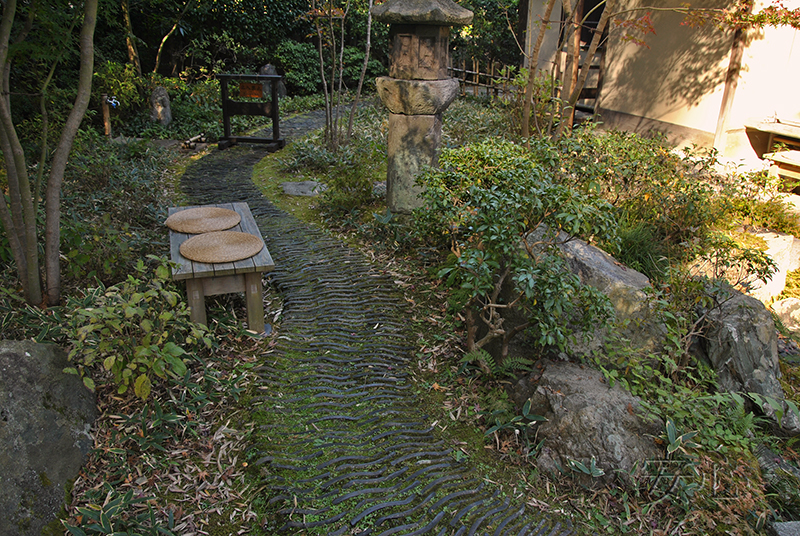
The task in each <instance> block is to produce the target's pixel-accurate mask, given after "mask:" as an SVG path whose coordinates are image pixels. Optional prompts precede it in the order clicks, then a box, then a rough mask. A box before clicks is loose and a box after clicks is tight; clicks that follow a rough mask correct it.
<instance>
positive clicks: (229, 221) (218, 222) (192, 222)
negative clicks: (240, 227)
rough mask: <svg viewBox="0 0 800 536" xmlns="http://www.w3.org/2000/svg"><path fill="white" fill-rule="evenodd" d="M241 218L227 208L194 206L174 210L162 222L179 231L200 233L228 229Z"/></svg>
mask: <svg viewBox="0 0 800 536" xmlns="http://www.w3.org/2000/svg"><path fill="white" fill-rule="evenodd" d="M241 220H242V217H241V216H239V215H238V214H237V213H236V212H234V211H233V210H230V209H227V208H220V207H196V208H187V209H186V210H181V211H179V212H176V213H175V214H173V215H172V216H170V217H169V218H167V221H165V222H164V223H165V224H166V226H167V227H169V228H170V229H172V230H173V231H177V232H179V233H186V234H200V233H210V232H213V231H224V230H225V229H230V228H231V227H233V226H234V225H237V224H238V223H239V222H240V221H241Z"/></svg>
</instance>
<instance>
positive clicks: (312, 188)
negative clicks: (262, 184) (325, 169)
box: [281, 181, 328, 197]
mask: <svg viewBox="0 0 800 536" xmlns="http://www.w3.org/2000/svg"><path fill="white" fill-rule="evenodd" d="M281 188H282V189H283V193H284V194H286V195H295V196H299V197H317V196H318V195H319V194H321V193H322V192H324V191H325V190H327V189H328V187H327V186H326V185H324V184H321V183H319V182H317V181H300V182H282V183H281Z"/></svg>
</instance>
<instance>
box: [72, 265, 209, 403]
mask: <svg viewBox="0 0 800 536" xmlns="http://www.w3.org/2000/svg"><path fill="white" fill-rule="evenodd" d="M149 258H150V259H151V260H154V261H157V262H158V263H159V264H158V266H157V267H156V269H155V274H154V275H151V276H147V269H146V268H145V265H144V263H143V262H142V261H141V260H140V261H139V263H138V264H137V266H136V275H135V276H134V275H129V276H128V279H127V280H126V281H124V282H122V283H120V284H118V285H115V286H112V287H108V288H104V287H98V288H96V289H90V290H89V291H87V292H88V293H90V294H91V295H93V296H94V300H95V303H94V304H93V306H91V307H78V308H76V309H75V310H74V311H72V312H70V313H69V314H68V320H67V330H68V333H69V338H70V340H71V341H72V350H71V351H70V353H69V359H70V361H72V362H73V363H74V366H72V367H69V368H68V369H66V371H67V372H70V373H72V374H79V375H80V376H81V377H82V378H83V381H84V383H85V384H86V386H87V387H89V388H90V389H94V386H95V382H94V380H93V379H92V375H95V376H99V374H100V370H99V368H100V367H101V366H102V369H104V370H105V371H107V372H110V373H111V376H112V381H113V383H114V384H116V385H117V392H118V393H120V394H122V393H125V392H126V391H127V390H128V388H129V387H131V386H133V388H134V393H135V394H136V396H138V397H140V398H142V399H145V398H147V397H148V396H149V395H150V390H151V388H152V382H153V381H154V376H155V377H158V378H161V379H167V378H168V377H172V378H181V377H183V375H184V374H185V373H186V364H185V362H184V360H183V357H182V356H184V355H187V350H186V348H188V349H190V350H195V351H196V350H201V349H203V348H210V347H211V346H212V344H213V338H212V337H211V336H210V334H209V332H208V330H207V328H205V327H204V326H201V325H199V324H194V323H192V322H191V321H190V320H189V309H188V307H187V305H186V303H185V302H183V301H182V300H181V297H180V294H179V293H178V292H177V291H176V290H175V289H174V287H173V285H172V283H171V281H170V273H169V271H170V268H169V264H168V263H167V261H166V260H164V259H159V258H157V257H154V256H149ZM70 309H71V308H70V307H69V304H68V305H67V310H68V311H69V310H70ZM92 373H94V374H92Z"/></svg>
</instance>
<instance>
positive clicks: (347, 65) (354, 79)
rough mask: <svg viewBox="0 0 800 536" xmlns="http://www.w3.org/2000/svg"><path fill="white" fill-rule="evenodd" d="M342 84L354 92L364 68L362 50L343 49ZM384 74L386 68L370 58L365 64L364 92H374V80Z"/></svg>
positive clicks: (356, 48)
mask: <svg viewBox="0 0 800 536" xmlns="http://www.w3.org/2000/svg"><path fill="white" fill-rule="evenodd" d="M343 59H344V83H345V85H346V86H347V87H348V89H351V90H355V89H356V87H357V86H358V80H359V78H360V77H361V69H362V68H363V66H364V50H363V49H362V48H359V47H344V56H343ZM385 74H386V67H384V66H383V64H382V63H381V62H379V61H378V60H376V59H374V58H372V57H370V59H369V61H368V62H367V72H366V74H365V75H364V90H366V91H374V90H375V79H376V78H377V77H379V76H383V75H385Z"/></svg>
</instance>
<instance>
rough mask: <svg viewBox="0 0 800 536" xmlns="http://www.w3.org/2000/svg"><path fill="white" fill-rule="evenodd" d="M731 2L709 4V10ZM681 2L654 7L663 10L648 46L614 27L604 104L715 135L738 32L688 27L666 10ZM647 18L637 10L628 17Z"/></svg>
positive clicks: (655, 14)
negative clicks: (624, 38)
mask: <svg viewBox="0 0 800 536" xmlns="http://www.w3.org/2000/svg"><path fill="white" fill-rule="evenodd" d="M725 3H726V2H724V1H715V0H707V1H706V2H704V4H705V5H709V6H721V5H724V4H725ZM677 4H678V3H677V2H670V1H667V0H657V1H656V2H654V3H650V4H649V5H651V6H653V7H655V8H658V9H656V10H653V11H651V19H652V21H653V26H654V28H655V31H656V34H655V35H653V34H648V35H647V36H645V37H644V40H645V42H646V45H647V46H639V45H636V44H633V43H630V42H624V41H622V39H621V37H622V34H623V32H624V30H623V29H622V28H621V27H620V26H619V25H615V26H613V27H612V29H611V35H610V39H609V48H608V55H607V57H606V77H605V81H604V84H603V90H602V93H601V98H600V106H601V107H602V108H605V109H609V110H613V111H615V112H620V113H623V114H630V115H633V116H640V117H644V118H647V119H652V120H657V121H662V122H665V123H671V124H674V125H679V126H682V127H687V128H690V129H695V130H700V131H704V132H710V133H713V132H714V130H715V129H716V123H717V117H718V116H719V109H720V104H721V101H722V91H723V89H724V81H725V74H726V71H727V67H728V61H729V56H730V45H731V41H732V34H731V33H726V32H722V31H720V30H718V29H716V28H715V27H713V26H711V25H707V26H703V27H700V28H693V27H690V26H688V25H684V24H682V22H683V21H684V15H683V14H680V13H674V12H671V11H662V9H667V8H669V7H671V6H675V5H677ZM638 5H641V2H633V1H630V0H629V1H627V2H626V1H623V2H622V3H621V8H620V11H624V10H625V9H631V8H635V7H636V6H638ZM695 5H699V4H698V3H695ZM642 14H644V12H643V11H636V12H632V13H630V14H627V15H625V16H626V17H635V16H641V15H642ZM648 47H649V48H648Z"/></svg>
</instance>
